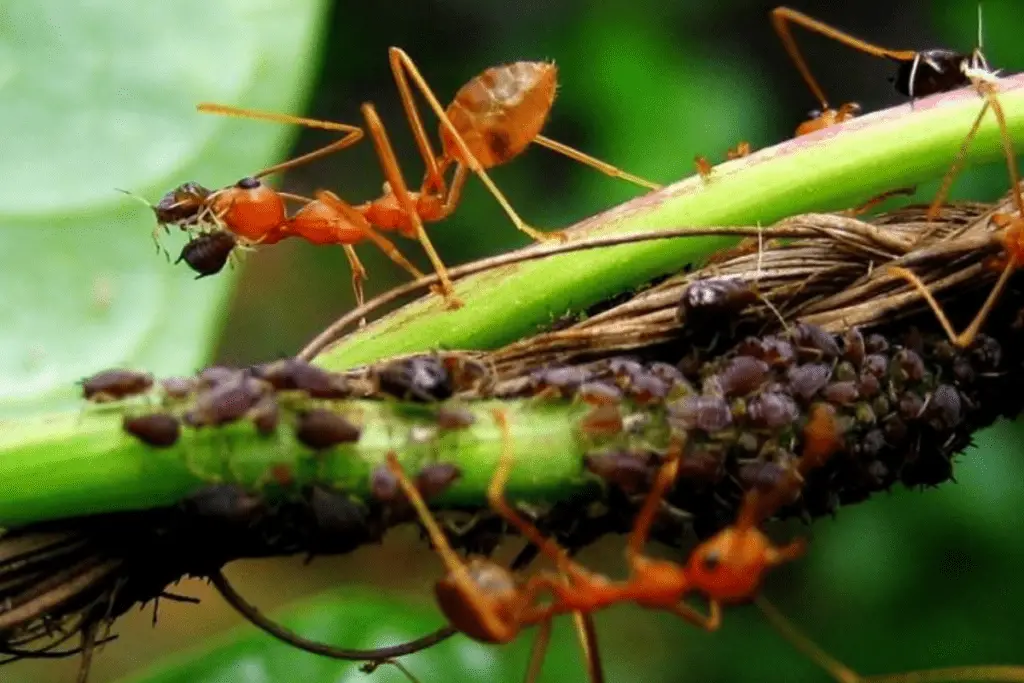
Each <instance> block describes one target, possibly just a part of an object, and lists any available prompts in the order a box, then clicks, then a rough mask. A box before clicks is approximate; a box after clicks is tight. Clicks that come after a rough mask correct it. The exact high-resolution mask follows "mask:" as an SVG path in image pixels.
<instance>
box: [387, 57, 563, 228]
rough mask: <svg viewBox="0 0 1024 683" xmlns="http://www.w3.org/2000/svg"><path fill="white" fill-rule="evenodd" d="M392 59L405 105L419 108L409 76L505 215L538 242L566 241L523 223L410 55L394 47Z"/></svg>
mask: <svg viewBox="0 0 1024 683" xmlns="http://www.w3.org/2000/svg"><path fill="white" fill-rule="evenodd" d="M388 55H389V58H390V60H391V70H392V71H393V72H394V75H395V81H396V82H397V84H398V89H399V90H400V91H403V95H402V102H403V103H404V102H405V101H406V97H408V100H409V103H410V104H409V106H410V107H415V104H413V103H412V93H411V92H410V91H409V82H408V81H407V80H406V74H408V75H409V76H410V77H411V78H412V80H413V83H414V84H415V85H416V87H417V88H418V89H419V91H420V92H421V93H422V94H423V96H424V97H425V98H426V100H427V103H428V104H429V105H430V108H431V109H433V110H434V113H435V114H436V115H437V118H438V119H439V120H440V121H441V126H442V127H443V128H444V129H445V131H446V132H447V133H448V134H449V135H450V136H451V138H452V140H454V141H455V144H456V145H457V146H458V148H459V153H460V154H461V155H462V159H460V162H461V163H463V164H465V165H466V166H469V170H471V171H473V173H476V174H477V175H478V176H480V180H481V181H482V182H483V184H484V185H486V186H487V189H488V190H490V192H491V194H492V195H494V198H495V199H497V200H498V203H499V204H500V205H501V208H502V209H504V210H505V213H506V214H508V217H509V218H510V219H511V220H512V223H513V224H515V226H516V229H518V230H520V231H522V232H525V233H526V234H527V235H529V236H530V237H532V238H533V239H534V240H536V241H538V242H542V241H545V240H550V239H561V240H565V239H566V236H565V235H564V234H562V233H553V234H546V233H543V232H540V231H538V230H535V229H534V228H531V227H530V226H528V225H527V224H526V223H525V222H524V221H523V219H522V218H520V217H519V214H517V213H516V211H515V209H513V208H512V205H511V204H509V201H508V199H506V198H505V195H504V194H502V192H501V190H499V189H498V187H497V185H495V184H494V181H492V180H491V178H490V176H488V175H487V171H486V170H484V167H483V165H481V163H480V162H479V161H477V158H476V157H475V156H473V152H472V151H470V149H469V145H467V144H466V141H465V140H463V139H462V135H460V134H459V131H458V130H457V129H456V128H455V125H454V124H452V122H451V120H450V119H449V118H448V115H447V114H446V113H445V111H444V107H442V106H441V103H440V102H438V101H437V97H436V96H435V95H434V93H433V91H432V90H431V89H430V86H429V85H427V81H426V80H425V79H424V78H423V76H422V74H420V72H419V69H417V68H416V65H415V64H414V63H413V61H412V58H411V57H410V56H409V55H407V54H406V53H405V52H404V51H403V50H402V49H401V48H397V47H392V48H391V49H390V50H389V51H388ZM406 92H408V95H406V94H404V93H406ZM417 118H418V117H417ZM421 127H422V124H421Z"/></svg>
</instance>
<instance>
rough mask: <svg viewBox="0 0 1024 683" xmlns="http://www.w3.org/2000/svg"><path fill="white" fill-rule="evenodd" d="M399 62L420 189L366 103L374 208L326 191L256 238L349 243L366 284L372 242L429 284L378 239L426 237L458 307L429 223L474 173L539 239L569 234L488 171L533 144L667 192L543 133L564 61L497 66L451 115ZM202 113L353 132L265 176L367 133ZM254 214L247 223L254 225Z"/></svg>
mask: <svg viewBox="0 0 1024 683" xmlns="http://www.w3.org/2000/svg"><path fill="white" fill-rule="evenodd" d="M389 58H390V63H391V70H392V73H393V75H394V78H395V83H396V85H397V86H398V90H399V93H400V95H401V99H402V106H403V107H404V108H405V113H406V117H407V118H408V119H409V123H410V126H411V127H412V130H413V134H414V136H415V138H416V144H417V147H418V148H419V151H420V154H421V156H422V157H423V160H424V162H425V164H426V166H427V171H426V174H425V176H424V179H423V183H422V184H421V186H420V189H419V191H418V192H413V191H410V190H409V189H408V186H407V185H406V182H405V180H404V178H403V177H402V173H401V170H400V168H399V165H398V160H397V158H396V157H395V154H394V151H393V150H392V148H391V144H390V142H389V141H388V137H387V133H386V131H385V129H384V126H383V124H382V123H381V121H380V118H379V117H378V116H377V113H376V110H375V109H374V108H373V105H371V104H364V105H363V107H362V113H363V118H364V119H365V120H366V126H367V129H368V130H369V133H370V136H371V138H372V139H373V142H374V146H375V148H376V150H377V155H378V157H379V158H380V161H381V166H382V167H383V170H384V176H385V178H386V180H387V184H386V186H385V191H384V194H383V196H382V197H380V198H379V199H376V200H373V201H371V202H366V203H364V204H360V205H358V206H352V205H350V204H348V203H346V202H344V201H343V200H341V199H340V198H339V197H337V196H336V195H333V194H331V193H325V192H320V193H317V196H316V201H315V202H312V203H311V204H308V205H307V206H306V207H305V208H303V209H302V210H301V211H299V212H298V213H297V214H296V215H295V216H294V217H293V218H292V219H291V220H290V221H287V222H283V221H280V222H278V223H276V224H274V225H271V224H270V223H271V222H272V221H263V220H262V217H261V220H260V221H258V222H257V221H254V222H253V223H251V224H246V225H245V228H250V227H251V228H252V229H251V230H250V234H251V235H252V237H250V239H253V241H259V238H260V237H261V236H264V235H268V236H271V237H272V238H273V239H278V238H279V237H280V236H282V235H297V236H301V237H304V238H305V239H307V240H309V241H311V242H313V243H315V244H342V245H344V246H346V247H348V249H347V250H346V253H347V254H348V256H349V261H350V262H351V263H352V266H353V270H354V271H355V272H357V273H360V274H361V275H360V277H365V269H364V268H363V267H362V265H361V264H359V261H358V259H357V258H356V257H355V252H354V251H352V250H351V245H352V244H355V243H356V242H359V241H362V240H363V239H366V238H370V239H373V240H374V241H375V242H377V243H378V245H379V246H381V247H382V248H385V251H386V252H387V253H388V255H389V256H391V258H392V259H393V260H395V261H396V262H399V264H400V265H402V266H403V267H404V268H406V270H409V272H411V273H413V276H414V277H417V278H419V277H421V274H419V271H417V270H416V269H415V268H414V267H412V266H411V264H409V263H408V261H406V260H405V259H404V257H401V256H400V255H399V254H398V252H397V249H395V247H394V245H392V244H390V242H388V241H387V240H385V239H384V238H383V237H381V236H380V235H378V234H376V232H375V231H374V228H376V229H379V230H390V231H397V232H399V233H400V234H402V235H404V236H407V237H412V238H414V239H417V240H419V242H420V244H421V245H422V246H423V248H424V250H425V251H426V252H427V255H428V256H429V257H430V261H431V263H432V264H433V266H434V269H435V271H437V274H438V276H439V278H440V280H441V292H442V293H443V294H444V296H445V298H446V300H447V301H448V304H449V306H450V307H456V306H458V305H459V301H458V299H456V298H455V296H454V293H453V288H452V285H451V281H450V280H449V278H448V274H447V270H446V268H445V266H444V263H443V262H442V261H441V259H440V257H438V255H437V252H436V251H435V250H434V247H433V245H432V244H431V242H430V239H429V238H428V237H427V234H426V230H425V229H424V223H431V222H437V221H441V220H444V219H445V218H447V217H448V216H449V215H451V213H452V212H453V211H454V210H455V207H456V206H457V205H458V202H459V199H460V197H461V193H462V186H463V184H464V183H465V181H466V179H467V177H468V175H467V174H468V172H469V171H472V172H474V173H476V174H477V175H478V176H479V177H480V179H481V180H482V181H483V183H484V184H485V185H486V186H487V189H488V190H489V191H490V192H491V194H493V195H494V197H495V199H497V200H498V203H499V204H500V205H501V206H502V208H503V209H504V210H505V212H506V213H507V214H508V216H509V218H511V220H512V222H513V223H514V224H515V226H516V228H518V229H519V230H521V231H523V232H524V233H526V234H527V235H529V236H530V237H532V238H533V239H535V240H546V239H551V238H553V237H559V236H560V233H556V234H545V233H543V232H538V231H537V230H534V229H533V228H531V227H529V226H528V225H526V223H524V222H523V220H522V219H521V218H520V217H519V215H518V214H517V213H516V212H515V210H514V209H513V208H512V206H511V204H509V202H508V200H507V199H506V198H505V196H504V194H502V192H501V191H500V190H499V189H498V188H497V186H496V185H495V184H494V183H493V182H492V181H491V179H490V176H488V175H487V171H486V169H488V168H492V167H494V166H499V165H502V164H505V163H508V162H509V161H511V160H512V159H513V158H514V157H516V156H518V155H519V154H520V153H521V152H522V151H523V150H525V149H526V147H527V146H529V144H530V143H531V142H536V143H538V144H542V145H544V146H546V147H548V148H550V149H553V150H555V151H557V152H560V153H562V154H565V155H567V156H569V157H570V158H572V159H575V160H577V161H580V162H582V163H584V164H587V165H589V166H592V167H594V168H596V169H598V170H600V171H602V172H603V173H606V174H608V175H611V176H614V177H617V178H621V179H624V180H628V181H630V182H633V183H636V184H639V185H641V186H643V187H645V188H648V189H658V188H659V187H660V186H658V185H655V184H654V183H650V182H648V181H645V180H643V179H641V178H638V177H636V176H633V175H630V174H628V173H625V172H623V171H621V170H619V169H617V168H615V167H613V166H611V165H609V164H607V163H604V162H602V161H599V160H597V159H595V158H593V157H590V156H588V155H586V154H583V153H582V152H579V151H578V150H575V149H573V148H571V147H568V146H566V145H564V144H562V143H560V142H556V141H554V140H551V139H549V138H546V137H544V136H542V135H540V130H541V128H542V127H543V126H544V123H545V122H546V120H547V118H548V114H549V112H550V110H551V106H552V104H553V103H554V96H555V86H556V75H557V71H556V69H555V66H554V64H550V63H547V62H516V63H514V64H510V65H507V66H500V67H493V68H491V69H487V70H486V71H484V72H483V73H482V74H480V75H479V76H477V77H475V78H474V79H472V80H471V81H469V82H468V83H467V84H466V85H464V86H463V87H462V88H461V89H460V90H459V91H458V92H457V93H456V94H455V97H454V99H453V101H452V103H451V104H450V105H449V106H448V109H447V110H445V109H443V108H442V107H441V104H440V102H438V100H437V98H436V97H435V96H434V94H433V92H432V91H431V89H430V87H429V86H428V85H427V83H426V80H425V79H424V78H423V76H422V75H420V72H419V70H418V69H417V68H416V66H415V64H414V63H413V61H412V59H411V58H410V57H409V56H408V55H407V54H406V53H405V52H404V51H402V50H400V49H399V48H395V47H393V48H391V49H390V51H389ZM410 80H411V81H412V85H413V86H415V87H416V89H418V90H419V91H420V92H421V93H422V94H423V95H424V96H425V97H426V99H427V102H428V103H429V105H430V107H431V108H432V109H433V110H434V113H435V114H436V115H437V117H438V119H439V120H440V124H441V128H440V137H441V149H442V152H441V154H440V155H438V154H436V153H435V152H434V149H433V147H432V145H431V143H430V140H429V139H428V137H427V133H426V129H425V128H424V125H423V122H422V120H421V118H420V113H419V110H418V108H417V107H416V104H415V101H414V99H413V91H412V89H411V88H410V84H409V81H410ZM199 110H200V111H204V112H209V113H217V114H227V115H231V116H242V117H248V118H256V119H263V120H269V121H278V122H282V123H296V124H300V125H306V126H310V127H318V128H327V129H329V130H337V131H341V132H344V133H345V137H344V138H343V139H342V140H340V141H338V142H336V143H334V144H332V145H329V146H328V147H326V148H324V149H321V150H317V151H315V152H312V153H310V154H306V155H304V156H302V157H299V158H298V159H294V160H292V161H290V162H286V163H285V164H279V165H277V166H275V167H272V168H270V169H266V170H264V171H262V172H260V173H259V174H257V177H261V176H264V175H267V174H268V173H272V172H278V171H281V170H284V169H285V168H291V167H294V166H295V165H297V164H299V163H306V162H308V161H310V160H312V159H314V158H320V157H322V156H324V155H326V154H329V153H333V152H335V151H338V150H340V149H343V148H344V147H348V146H350V145H352V144H354V143H355V142H356V141H358V140H359V139H360V138H361V137H362V129H360V128H357V127H354V126H347V125H345V124H333V123H329V122H322V121H311V120H309V119H301V118H298V117H292V116H286V115H280V114H271V113H265V112H254V111H248V110H244V109H238V108H234V107H225V106H222V105H214V104H200V105H199ZM452 166H454V167H455V172H454V176H453V179H452V181H451V185H450V186H449V185H448V181H447V180H446V179H445V174H446V172H447V171H448V170H449V169H450V168H451V167H452ZM231 194H232V195H233V194H237V193H231ZM219 201H220V202H221V203H224V202H229V203H231V202H235V201H237V200H236V198H235V197H234V196H231V197H230V198H228V199H224V200H219ZM229 206H230V204H229ZM268 206H269V201H268ZM216 213H217V215H218V216H220V217H221V220H225V221H226V222H227V223H228V225H229V226H230V225H231V224H232V223H233V222H235V220H234V219H235V216H234V215H232V213H231V210H230V209H229V210H228V211H224V210H218V211H216ZM247 217H248V216H245V218H247ZM275 217H276V216H275ZM239 218H242V216H239ZM385 245H387V246H385Z"/></svg>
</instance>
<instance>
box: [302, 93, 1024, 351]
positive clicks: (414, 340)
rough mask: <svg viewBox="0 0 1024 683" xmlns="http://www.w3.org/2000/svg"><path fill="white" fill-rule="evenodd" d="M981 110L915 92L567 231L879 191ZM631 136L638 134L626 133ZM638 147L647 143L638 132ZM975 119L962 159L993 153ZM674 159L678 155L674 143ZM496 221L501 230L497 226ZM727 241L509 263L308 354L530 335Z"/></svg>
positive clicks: (739, 219)
mask: <svg viewBox="0 0 1024 683" xmlns="http://www.w3.org/2000/svg"><path fill="white" fill-rule="evenodd" d="M1000 100H1001V102H1002V104H1003V106H1004V108H1005V110H1006V115H1007V121H1008V124H1009V128H1010V133H1011V134H1012V135H1013V136H1014V137H1015V138H1020V137H1021V136H1022V134H1024V76H1017V77H1013V78H1007V79H1003V80H1002V81H1001V85H1000ZM980 107H981V101H980V100H979V97H978V95H977V94H976V93H975V92H974V91H973V90H971V89H966V90H961V91H957V92H954V93H949V94H946V95H941V96H938V97H933V98H928V99H925V100H920V101H918V102H917V103H916V105H915V106H914V108H913V110H911V108H910V106H909V105H904V106H900V107H895V108H892V109H887V110H885V111H880V112H876V113H874V114H870V115H867V116H864V117H862V118H860V119H855V120H853V121H851V122H848V123H846V124H844V125H842V126H838V127H836V128H834V129H832V130H828V131H824V132H822V133H819V134H815V135H810V136H806V137H804V138H800V139H795V140H789V141H787V142H784V143H782V144H780V145H777V146H775V147H772V148H769V149H765V150H761V151H760V152H758V153H756V154H754V155H753V156H751V157H748V158H745V159H740V160H737V161H733V162H729V163H726V164H722V165H720V166H717V167H715V169H714V172H713V174H712V177H711V179H710V182H704V181H702V180H701V179H700V178H699V177H691V178H688V179H686V180H683V181H681V182H678V183H675V184H674V185H671V186H669V187H666V188H665V189H663V190H661V191H659V192H654V193H651V194H649V195H646V196H644V197H640V198H638V199H636V200H633V201H631V202H628V203H626V204H623V205H622V206H619V207H616V208H614V209H612V210H610V211H607V212H605V213H603V214H600V215H598V216H595V217H594V218H591V219H589V220H587V221H584V222H582V223H580V224H579V225H577V226H575V227H574V228H571V229H570V230H571V234H573V235H574V236H581V235H588V236H597V235H610V234H626V233H630V232H640V231H645V230H657V229H668V228H678V227H681V226H685V225H693V226H703V225H757V224H762V225H766V224H769V223H773V222H775V221H777V220H779V219H781V218H784V217H786V216H791V215H794V214H798V213H805V212H808V211H821V210H831V209H839V208H846V207H849V206H854V205H856V204H858V203H860V202H862V201H864V200H866V199H868V198H870V197H873V196H876V195H878V194H880V193H882V192H885V191H886V190H892V189H895V188H900V187H907V186H911V185H915V184H917V183H920V182H924V181H927V180H930V179H934V178H936V177H939V176H941V175H942V174H943V173H945V172H946V170H947V169H948V168H949V166H950V164H951V163H952V162H953V160H954V157H955V156H956V152H957V149H958V148H959V146H960V144H961V142H962V140H963V138H964V135H965V134H966V132H967V130H968V129H969V128H970V126H971V123H972V122H973V120H974V118H975V117H976V116H977V113H978V110H979V108H980ZM638 142H639V143H641V144H642V143H643V141H638ZM647 144H658V143H657V142H656V141H647ZM1001 152H1002V147H1001V146H1000V140H999V135H998V130H997V128H996V125H995V123H994V120H993V119H992V117H991V116H989V117H987V118H986V121H985V123H984V125H983V126H982V127H981V130H980V131H979V133H978V137H977V139H976V140H975V142H974V145H973V147H972V150H971V155H970V161H971V162H975V163H977V162H981V161H991V160H994V159H996V158H998V156H999V155H1000V154H1001ZM679 158H680V167H685V166H686V165H687V164H688V161H687V160H688V159H689V158H690V156H689V154H688V153H686V152H685V151H682V150H681V151H680V154H679ZM508 229H510V230H511V229H512V228H511V226H509V228H508ZM727 239H728V238H708V237H702V238H692V239H677V240H672V241H666V242H650V243H646V244H633V245H625V246H618V247H614V248H609V249H601V250H596V251H587V252H582V253H577V254H566V255H562V256H557V257H553V258H550V259H544V260H541V261H535V262H531V263H523V264H517V265H514V266H510V267H507V268H500V269H496V270H494V271H490V272H486V273H483V274H480V275H476V276H473V277H469V278H466V279H464V280H463V281H461V282H459V283H458V284H457V285H456V291H457V293H458V296H459V297H460V298H461V299H462V300H463V301H464V302H465V304H466V305H465V307H463V308H462V309H460V310H457V311H446V310H444V307H443V304H442V302H441V300H440V298H439V297H436V296H431V297H427V298H424V299H421V300H419V301H416V302H414V303H412V304H411V305H408V306H405V307H403V308H402V309H400V310H398V311H396V312H395V313H393V314H391V315H389V316H387V317H385V318H382V319H381V320H379V321H377V322H375V323H372V324H370V325H368V326H367V327H365V328H363V329H362V330H359V331H358V332H355V333H353V334H351V335H349V336H348V337H347V338H346V339H344V341H342V342H341V343H340V344H338V345H336V346H334V347H333V348H331V349H329V350H328V351H326V352H325V353H323V354H322V355H321V356H319V358H318V363H319V364H321V365H323V366H324V367H326V368H329V369H333V370H339V369H345V368H349V367H353V366H356V365H360V364H363V363H368V362H372V361H374V360H377V359H380V358H383V357H386V356H389V355H395V354H401V353H412V352H417V351H426V350H430V349H435V348H448V349H489V348H494V347H497V346H500V345H501V344H504V343H508V342H511V341H513V340H515V339H518V338H520V337H521V336H523V335H526V334H529V333H532V332H534V331H535V330H536V329H537V328H538V327H539V326H543V325H545V324H547V323H548V322H549V321H551V320H552V319H553V318H555V317H558V316H560V315H563V314H564V313H565V312H566V311H574V310H581V309H583V308H586V307H587V306H589V305H592V304H594V303H596V302H598V301H601V300H602V299H605V298H607V297H609V296H612V295H615V294H618V293H621V292H623V291H626V290H628V289H630V288H632V287H636V286H638V285H641V284H643V283H644V282H647V281H648V280H650V279H651V278H653V277H655V276H657V275H661V274H664V273H668V272H672V271H676V270H678V269H679V268H680V267H681V266H682V265H683V264H685V263H690V262H693V261H695V260H697V259H698V258H700V257H701V256H702V255H704V254H707V253H708V252H709V251H711V250H713V249H715V248H718V247H721V246H722V245H723V244H724V243H726V241H727Z"/></svg>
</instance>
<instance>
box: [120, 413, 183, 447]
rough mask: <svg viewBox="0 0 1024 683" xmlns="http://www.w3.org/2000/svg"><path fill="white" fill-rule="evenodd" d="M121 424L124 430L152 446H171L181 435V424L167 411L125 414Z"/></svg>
mask: <svg viewBox="0 0 1024 683" xmlns="http://www.w3.org/2000/svg"><path fill="white" fill-rule="evenodd" d="M121 426H122V428H123V429H124V431H126V432H128V433H129V434H131V435H132V436H134V437H135V438H137V439H138V440H139V441H141V442H143V443H145V444H149V445H150V446H153V447H154V448H168V447H170V446H173V445H174V444H175V443H177V441H178V437H179V436H180V435H181V425H179V424H178V420H177V418H175V417H174V416H173V415H169V414H167V413H150V414H149V415H139V416H136V417H131V416H128V415H125V416H124V419H123V420H122V421H121Z"/></svg>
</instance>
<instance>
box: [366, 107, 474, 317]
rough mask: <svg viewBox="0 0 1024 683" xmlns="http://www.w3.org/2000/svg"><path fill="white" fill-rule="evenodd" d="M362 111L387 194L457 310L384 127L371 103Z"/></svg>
mask: <svg viewBox="0 0 1024 683" xmlns="http://www.w3.org/2000/svg"><path fill="white" fill-rule="evenodd" d="M362 110H363V117H364V118H365V119H366V124H367V126H368V127H369V129H370V137H371V138H372V139H373V146H374V147H375V148H376V149H377V156H378V157H379V158H380V163H381V166H382V167H383V169H384V177H385V179H386V180H387V182H388V185H389V186H390V187H391V192H393V193H394V195H395V198H396V199H397V200H398V205H399V206H401V207H402V210H403V211H404V212H405V215H406V216H408V217H409V220H410V221H411V222H412V225H413V229H414V230H415V231H416V239H418V240H419V242H420V244H421V245H422V246H423V250H424V251H425V252H427V256H428V257H429V258H430V262H431V263H432V264H433V266H434V270H435V271H437V276H438V277H439V278H440V279H441V292H442V294H443V295H444V298H445V300H446V301H447V302H448V307H449V308H459V307H460V306H462V302H461V301H459V300H458V298H457V297H456V296H455V289H454V287H452V281H451V280H450V279H449V278H448V270H447V268H445V266H444V262H443V261H441V257H440V256H438V255H437V251H435V250H434V245H433V244H432V243H431V242H430V238H429V237H427V231H426V229H425V228H424V227H423V220H422V219H421V218H420V214H419V211H418V210H417V208H416V203H415V202H414V201H413V200H412V197H410V196H409V188H408V186H407V185H406V184H405V179H404V178H403V177H402V171H401V169H400V168H399V167H398V159H397V158H395V150H394V149H393V148H392V147H391V142H390V141H388V134H387V132H386V131H385V130H384V124H383V122H381V120H380V117H379V116H377V110H376V109H374V107H373V105H372V104H364V105H363V107H362Z"/></svg>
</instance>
